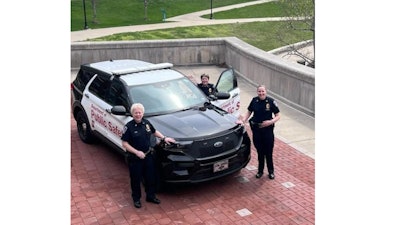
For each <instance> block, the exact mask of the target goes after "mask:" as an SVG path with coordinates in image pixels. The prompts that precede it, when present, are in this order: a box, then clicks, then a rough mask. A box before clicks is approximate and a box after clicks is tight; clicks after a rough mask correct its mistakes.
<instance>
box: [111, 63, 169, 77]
mask: <svg viewBox="0 0 400 225" xmlns="http://www.w3.org/2000/svg"><path fill="white" fill-rule="evenodd" d="M172 67H173V65H172V63H157V64H152V65H148V66H140V67H134V68H130V69H123V70H115V71H112V74H113V75H117V76H118V75H125V74H131V73H139V72H144V71H150V70H161V69H169V68H172Z"/></svg>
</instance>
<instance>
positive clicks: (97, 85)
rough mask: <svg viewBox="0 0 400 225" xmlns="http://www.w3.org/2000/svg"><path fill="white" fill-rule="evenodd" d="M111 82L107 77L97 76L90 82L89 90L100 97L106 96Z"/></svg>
mask: <svg viewBox="0 0 400 225" xmlns="http://www.w3.org/2000/svg"><path fill="white" fill-rule="evenodd" d="M110 85H111V82H110V80H109V79H108V78H106V77H102V76H99V75H98V76H97V77H96V78H95V79H94V80H93V82H92V83H91V84H90V87H89V91H90V92H92V93H93V94H94V95H96V96H97V97H99V98H101V99H105V98H106V94H107V91H108V89H109V88H110Z"/></svg>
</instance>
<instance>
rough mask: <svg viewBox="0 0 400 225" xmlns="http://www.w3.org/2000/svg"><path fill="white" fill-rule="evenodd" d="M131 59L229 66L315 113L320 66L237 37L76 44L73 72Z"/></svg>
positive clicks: (276, 95)
mask: <svg viewBox="0 0 400 225" xmlns="http://www.w3.org/2000/svg"><path fill="white" fill-rule="evenodd" d="M127 58H129V59H139V60H143V61H148V62H152V63H161V62H169V63H172V64H174V65H176V66H190V65H195V66H201V65H220V64H226V65H229V66H232V67H233V68H234V69H235V70H236V71H237V72H238V74H239V75H240V76H243V77H244V78H245V79H247V80H249V81H250V82H252V83H253V84H255V85H257V84H264V85H266V87H267V89H268V93H269V94H270V95H271V96H273V97H275V98H277V99H278V100H279V101H281V102H284V103H286V104H288V105H290V106H292V107H293V108H296V109H298V110H300V111H302V112H304V113H307V114H309V115H311V116H315V74H314V69H312V68H309V67H306V66H303V65H300V64H296V63H292V62H288V61H286V60H284V59H281V58H280V57H278V56H275V55H273V54H271V53H268V52H265V51H263V50H260V49H258V48H255V47H254V46H251V45H249V44H247V43H245V42H243V41H241V40H240V39H238V38H235V37H227V38H202V39H174V40H151V41H115V42H75V43H72V44H71V70H77V69H78V68H79V66H80V65H81V64H84V63H91V62H97V61H104V60H109V59H127Z"/></svg>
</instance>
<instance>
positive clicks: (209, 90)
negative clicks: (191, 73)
mask: <svg viewBox="0 0 400 225" xmlns="http://www.w3.org/2000/svg"><path fill="white" fill-rule="evenodd" d="M197 86H198V87H199V88H200V89H201V90H202V91H203V92H204V94H206V95H207V96H209V95H210V94H212V93H213V92H214V85H213V84H210V83H209V84H207V85H204V84H202V83H200V84H197Z"/></svg>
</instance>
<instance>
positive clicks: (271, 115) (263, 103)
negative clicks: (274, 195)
mask: <svg viewBox="0 0 400 225" xmlns="http://www.w3.org/2000/svg"><path fill="white" fill-rule="evenodd" d="M279 112H280V111H279V108H278V105H277V103H276V101H275V100H274V99H273V98H270V97H268V96H267V90H266V88H265V86H264V85H259V86H258V87H257V97H254V98H253V99H252V100H251V102H250V104H249V106H248V107H247V112H246V113H245V114H244V115H240V116H239V121H238V123H244V122H246V121H247V119H248V118H249V117H250V116H251V114H253V117H252V118H251V119H250V120H249V122H250V127H251V131H252V132H253V142H254V146H255V147H256V149H257V154H258V173H257V174H256V178H260V177H261V176H262V175H263V174H264V161H266V163H267V168H268V177H269V179H274V178H275V174H274V162H273V157H272V153H273V149H274V139H275V137H274V126H275V123H276V122H277V121H278V120H279V119H280V115H279Z"/></svg>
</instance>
